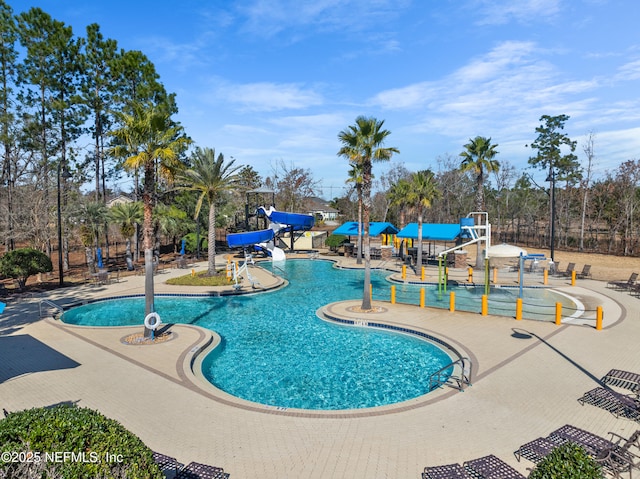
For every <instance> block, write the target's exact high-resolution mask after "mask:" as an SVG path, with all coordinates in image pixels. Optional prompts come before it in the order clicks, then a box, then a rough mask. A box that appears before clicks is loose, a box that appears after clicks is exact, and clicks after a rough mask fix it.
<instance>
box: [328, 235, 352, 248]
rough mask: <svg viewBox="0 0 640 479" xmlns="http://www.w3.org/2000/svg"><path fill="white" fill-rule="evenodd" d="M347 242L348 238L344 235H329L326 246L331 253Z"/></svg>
mask: <svg viewBox="0 0 640 479" xmlns="http://www.w3.org/2000/svg"><path fill="white" fill-rule="evenodd" d="M346 241H347V237H346V236H344V235H329V236H328V237H327V239H326V240H324V244H326V245H327V246H328V247H329V249H330V250H331V251H335V250H336V248H338V247H339V246H340V245H341V244H342V243H345V242H346Z"/></svg>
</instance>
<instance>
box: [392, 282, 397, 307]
mask: <svg viewBox="0 0 640 479" xmlns="http://www.w3.org/2000/svg"><path fill="white" fill-rule="evenodd" d="M391 304H396V285H395V284H392V285H391Z"/></svg>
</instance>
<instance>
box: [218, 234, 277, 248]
mask: <svg viewBox="0 0 640 479" xmlns="http://www.w3.org/2000/svg"><path fill="white" fill-rule="evenodd" d="M272 239H273V230H270V229H269V230H259V231H245V232H243V233H229V234H228V235H227V244H228V245H229V248H237V247H242V246H251V245H254V244H258V243H265V242H267V241H270V240H272Z"/></svg>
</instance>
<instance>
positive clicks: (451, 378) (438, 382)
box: [429, 357, 472, 391]
mask: <svg viewBox="0 0 640 479" xmlns="http://www.w3.org/2000/svg"><path fill="white" fill-rule="evenodd" d="M455 366H459V368H460V375H459V376H456V375H455V374H451V375H447V374H445V372H446V371H448V370H450V369H451V368H454V367H455ZM454 372H455V371H454ZM471 375H472V363H471V359H469V358H466V357H459V358H458V359H456V360H455V361H453V362H452V363H449V364H447V365H446V366H443V367H442V368H440V369H438V370H437V371H436V372H434V373H432V374H431V375H430V376H429V391H433V390H434V389H436V388H439V387H440V386H442V385H444V384H447V385H449V386H451V387H453V388H455V389H457V390H458V391H464V390H465V388H466V387H467V386H471Z"/></svg>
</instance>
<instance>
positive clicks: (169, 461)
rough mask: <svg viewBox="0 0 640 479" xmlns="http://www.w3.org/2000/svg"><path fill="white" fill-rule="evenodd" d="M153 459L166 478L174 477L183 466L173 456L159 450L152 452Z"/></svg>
mask: <svg viewBox="0 0 640 479" xmlns="http://www.w3.org/2000/svg"><path fill="white" fill-rule="evenodd" d="M153 460H154V462H155V463H156V464H157V465H158V467H159V468H160V470H161V471H162V473H163V474H164V476H165V477H166V478H167V479H173V478H175V477H176V475H177V474H178V471H179V470H180V469H181V468H182V466H183V464H181V463H180V462H178V460H177V459H176V458H175V457H171V456H167V455H165V454H160V453H159V452H154V453H153Z"/></svg>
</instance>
